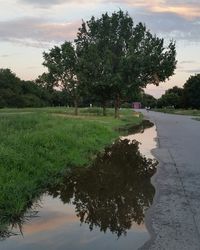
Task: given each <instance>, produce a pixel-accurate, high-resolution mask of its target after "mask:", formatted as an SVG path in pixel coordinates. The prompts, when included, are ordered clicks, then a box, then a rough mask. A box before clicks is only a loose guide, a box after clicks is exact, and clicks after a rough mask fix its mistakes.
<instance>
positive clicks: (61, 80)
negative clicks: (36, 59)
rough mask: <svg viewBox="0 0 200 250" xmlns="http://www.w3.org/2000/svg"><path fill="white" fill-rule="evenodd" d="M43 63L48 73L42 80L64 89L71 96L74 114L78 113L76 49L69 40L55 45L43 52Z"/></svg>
mask: <svg viewBox="0 0 200 250" xmlns="http://www.w3.org/2000/svg"><path fill="white" fill-rule="evenodd" d="M43 57H44V62H43V65H44V66H46V67H47V68H48V73H46V74H45V75H43V79H42V80H44V81H45V80H46V82H47V83H48V84H49V85H50V86H51V88H53V87H55V86H57V87H60V88H61V89H63V90H65V91H66V92H67V93H68V94H69V95H70V96H72V97H73V100H74V107H75V115H77V114H78V99H79V88H78V87H79V81H78V70H77V69H78V68H77V55H76V50H75V48H74V46H73V45H72V43H71V42H65V43H63V44H62V45H61V46H60V47H59V46H55V47H54V48H52V49H51V50H50V51H49V53H47V52H44V53H43Z"/></svg>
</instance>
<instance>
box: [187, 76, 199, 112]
mask: <svg viewBox="0 0 200 250" xmlns="http://www.w3.org/2000/svg"><path fill="white" fill-rule="evenodd" d="M183 87H184V101H185V104H186V107H188V108H200V74H196V75H194V76H190V78H189V79H188V80H187V81H186V83H185V84H184V86H183Z"/></svg>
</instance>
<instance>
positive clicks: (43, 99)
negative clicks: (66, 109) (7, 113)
mask: <svg viewBox="0 0 200 250" xmlns="http://www.w3.org/2000/svg"><path fill="white" fill-rule="evenodd" d="M48 103H49V102H48V98H47V91H46V89H45V88H43V87H42V86H39V85H37V84H36V83H35V82H33V81H23V80H21V79H20V78H19V77H17V76H16V75H15V73H13V72H12V71H11V70H10V69H0V107H17V108H23V107H41V106H45V105H48Z"/></svg>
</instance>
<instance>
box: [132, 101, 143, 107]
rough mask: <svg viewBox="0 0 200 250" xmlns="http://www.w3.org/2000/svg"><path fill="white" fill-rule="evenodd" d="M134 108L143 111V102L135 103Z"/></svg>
mask: <svg viewBox="0 0 200 250" xmlns="http://www.w3.org/2000/svg"><path fill="white" fill-rule="evenodd" d="M132 107H133V108H134V109H141V108H142V104H141V102H133V104H132Z"/></svg>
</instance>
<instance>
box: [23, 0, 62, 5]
mask: <svg viewBox="0 0 200 250" xmlns="http://www.w3.org/2000/svg"><path fill="white" fill-rule="evenodd" d="M18 2H21V3H25V4H31V5H33V6H40V7H50V6H52V5H58V4H62V3H65V2H66V1H64V0H42V1H41V0H18Z"/></svg>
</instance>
